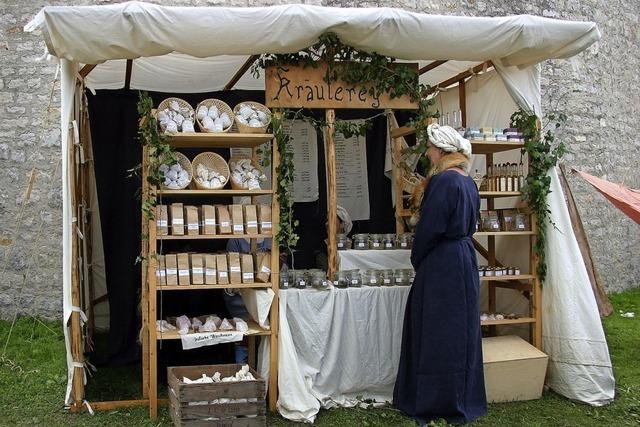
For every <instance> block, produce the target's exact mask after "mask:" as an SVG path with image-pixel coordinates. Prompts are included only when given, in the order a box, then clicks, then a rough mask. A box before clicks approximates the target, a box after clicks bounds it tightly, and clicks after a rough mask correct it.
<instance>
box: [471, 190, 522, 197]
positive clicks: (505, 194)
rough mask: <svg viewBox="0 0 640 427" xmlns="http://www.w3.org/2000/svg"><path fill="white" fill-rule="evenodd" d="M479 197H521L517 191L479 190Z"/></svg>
mask: <svg viewBox="0 0 640 427" xmlns="http://www.w3.org/2000/svg"><path fill="white" fill-rule="evenodd" d="M479 193H480V198H481V199H489V198H498V197H521V196H522V193H521V192H519V191H479Z"/></svg>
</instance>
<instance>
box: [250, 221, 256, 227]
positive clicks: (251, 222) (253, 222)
mask: <svg viewBox="0 0 640 427" xmlns="http://www.w3.org/2000/svg"><path fill="white" fill-rule="evenodd" d="M257 226H258V221H247V227H257Z"/></svg>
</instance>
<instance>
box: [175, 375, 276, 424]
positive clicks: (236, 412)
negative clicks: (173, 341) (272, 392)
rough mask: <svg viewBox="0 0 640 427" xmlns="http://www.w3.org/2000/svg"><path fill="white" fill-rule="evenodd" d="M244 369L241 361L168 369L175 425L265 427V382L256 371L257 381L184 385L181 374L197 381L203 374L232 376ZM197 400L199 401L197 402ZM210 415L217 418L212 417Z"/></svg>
mask: <svg viewBox="0 0 640 427" xmlns="http://www.w3.org/2000/svg"><path fill="white" fill-rule="evenodd" d="M240 368H242V365H241V364H228V365H201V366H176V367H169V368H167V379H168V382H169V403H170V404H169V412H170V413H171V419H172V420H173V423H174V424H175V425H176V426H188V427H200V426H203V427H204V426H218V427H256V426H265V425H266V423H267V418H266V404H265V396H266V384H265V382H264V380H263V379H262V378H260V377H259V376H258V374H257V373H256V371H254V370H253V369H250V372H251V373H252V374H253V376H254V377H255V378H256V380H255V381H229V382H219V383H205V384H185V383H184V382H182V377H187V378H189V379H192V380H195V379H197V378H200V377H202V374H207V376H212V375H213V374H215V373H216V372H220V374H221V376H222V377H223V378H224V377H229V376H232V375H234V374H235V373H236V372H238V371H239V370H240ZM222 398H224V399H257V401H256V402H244V403H213V404H212V403H204V404H202V402H211V401H214V400H217V399H222ZM195 402H198V403H199V404H195V405H194V403H195ZM208 418H217V419H215V420H210V419H208Z"/></svg>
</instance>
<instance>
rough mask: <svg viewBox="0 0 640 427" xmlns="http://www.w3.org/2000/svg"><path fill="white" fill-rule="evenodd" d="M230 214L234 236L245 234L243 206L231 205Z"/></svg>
mask: <svg viewBox="0 0 640 427" xmlns="http://www.w3.org/2000/svg"><path fill="white" fill-rule="evenodd" d="M229 214H230V215H231V224H232V225H233V234H244V216H243V214H242V205H230V206H229Z"/></svg>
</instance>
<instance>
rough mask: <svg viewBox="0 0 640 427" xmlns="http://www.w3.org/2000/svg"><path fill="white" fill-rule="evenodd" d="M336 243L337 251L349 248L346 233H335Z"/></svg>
mask: <svg viewBox="0 0 640 427" xmlns="http://www.w3.org/2000/svg"><path fill="white" fill-rule="evenodd" d="M336 245H337V246H338V250H339V251H344V250H346V249H351V248H350V247H349V241H348V239H347V235H346V234H342V233H340V234H336Z"/></svg>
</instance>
